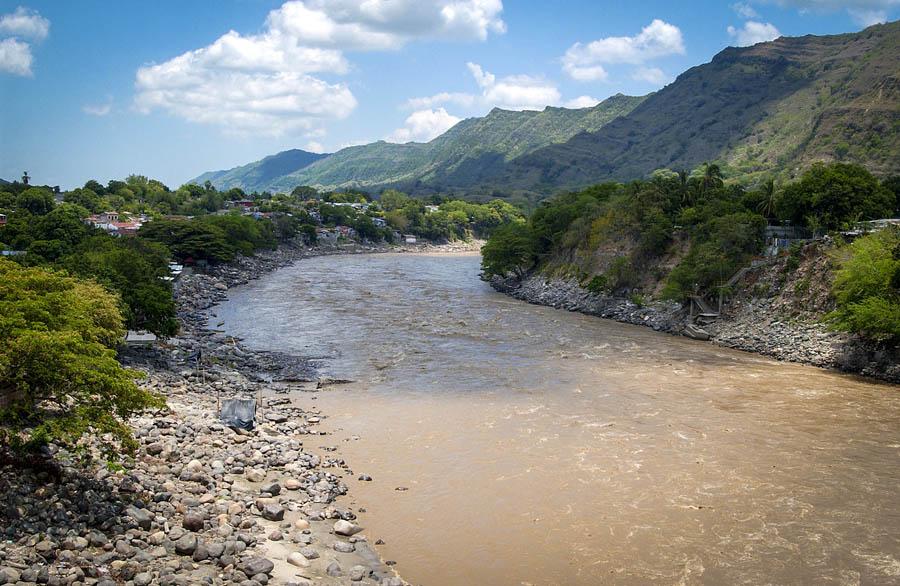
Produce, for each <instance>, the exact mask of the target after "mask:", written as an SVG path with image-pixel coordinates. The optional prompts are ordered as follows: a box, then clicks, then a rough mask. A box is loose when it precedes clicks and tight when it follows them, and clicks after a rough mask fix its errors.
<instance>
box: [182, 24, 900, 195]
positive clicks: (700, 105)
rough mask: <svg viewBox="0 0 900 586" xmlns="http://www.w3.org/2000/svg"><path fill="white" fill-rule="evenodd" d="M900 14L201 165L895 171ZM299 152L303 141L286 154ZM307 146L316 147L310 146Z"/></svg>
mask: <svg viewBox="0 0 900 586" xmlns="http://www.w3.org/2000/svg"><path fill="white" fill-rule="evenodd" d="M898 63H900V22H894V23H889V24H884V25H876V26H873V27H869V28H867V29H865V30H864V31H861V32H859V33H852V34H842V35H831V36H812V35H808V36H804V37H794V38H787V37H783V38H780V39H777V40H775V41H771V42H768V43H760V44H758V45H755V46H752V47H742V48H734V47H730V48H727V49H725V50H723V51H722V52H720V53H719V54H718V55H716V56H715V57H714V58H713V59H712V61H711V62H709V63H706V64H704V65H700V66H697V67H693V68H691V69H689V70H687V71H686V72H684V73H682V74H681V75H680V76H679V77H678V78H677V79H676V80H675V81H674V82H673V83H671V84H670V85H668V86H666V87H665V88H664V89H662V90H660V91H658V92H656V93H655V94H651V95H649V96H645V97H628V96H623V95H617V96H613V97H611V98H609V99H608V100H606V101H604V102H602V103H600V104H598V105H597V106H594V107H593V108H583V109H577V110H569V109H565V108H550V107H548V108H546V109H545V110H543V111H541V112H536V111H526V112H510V111H505V110H499V109H494V110H492V111H491V112H490V113H489V114H488V115H487V116H485V117H483V118H470V119H468V120H463V121H462V122H460V123H459V124H457V125H456V126H454V127H453V128H451V129H450V130H448V131H447V132H445V133H444V134H442V135H441V136H439V137H437V138H435V139H434V140H432V141H430V142H428V143H407V144H392V143H387V142H383V141H379V142H376V143H372V144H367V145H362V146H355V147H350V148H346V149H342V150H340V151H338V152H337V153H334V154H333V155H329V156H323V158H321V159H319V160H315V161H314V162H307V159H303V160H302V161H299V162H295V161H293V160H289V159H288V160H285V161H284V162H283V164H282V163H281V162H280V160H279V162H278V163H277V164H273V163H269V161H270V160H271V159H277V160H278V159H279V158H280V157H282V156H283V155H285V153H281V154H279V155H275V157H269V158H267V159H263V160H262V161H260V162H258V163H251V164H250V165H246V166H244V167H239V168H238V169H233V170H231V171H227V172H217V173H213V174H206V175H202V176H201V177H199V178H197V180H195V181H201V182H202V181H203V180H205V179H210V180H211V181H212V182H213V183H214V184H215V185H216V186H217V187H231V186H239V187H243V188H244V189H246V190H254V189H256V190H262V189H268V190H271V191H290V190H291V189H293V188H294V187H295V186H297V185H313V186H318V187H325V188H332V189H333V188H341V187H358V188H364V189H368V190H373V191H374V190H378V189H381V188H384V187H399V188H401V189H406V190H408V191H411V192H413V193H428V192H432V191H438V190H453V191H457V192H463V193H468V194H470V195H473V196H474V195H475V194H477V193H478V192H492V191H500V192H507V193H509V192H525V193H530V194H538V195H541V194H548V193H552V192H554V191H557V190H559V189H563V188H566V189H570V188H578V187H583V186H585V185H589V184H592V183H597V182H600V181H606V180H621V181H627V180H630V179H635V178H640V177H645V176H647V175H649V174H650V173H652V172H653V171H654V170H656V169H661V168H669V169H688V170H690V169H692V168H695V167H697V166H698V165H700V164H702V163H703V162H705V161H717V162H719V163H720V164H722V165H723V166H724V168H725V170H726V173H727V174H728V175H731V176H740V177H743V178H745V179H747V180H753V179H754V178H756V177H761V176H768V175H778V176H780V177H782V178H787V177H793V176H796V175H797V174H799V172H801V171H802V170H803V169H805V168H806V167H808V166H809V164H810V163H812V162H814V161H832V160H844V161H849V162H857V163H861V164H863V165H865V166H866V167H867V168H869V169H870V170H871V171H872V172H873V173H875V174H878V175H887V174H894V173H897V174H900V156H898V153H900V67H898V65H897V64H898ZM288 152H294V153H296V152H302V151H288ZM306 154H307V155H308V153H306Z"/></svg>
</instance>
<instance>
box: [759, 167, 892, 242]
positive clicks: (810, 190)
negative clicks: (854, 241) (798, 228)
mask: <svg viewBox="0 0 900 586" xmlns="http://www.w3.org/2000/svg"><path fill="white" fill-rule="evenodd" d="M896 203H897V202H896V196H895V195H894V194H893V193H892V192H891V191H890V190H889V189H887V188H886V187H884V186H883V185H881V184H880V183H879V182H878V180H877V179H876V178H875V177H873V176H872V174H871V173H869V172H868V171H867V170H866V169H865V168H863V167H861V166H859V165H852V164H848V163H832V164H829V165H826V164H823V163H817V164H815V165H813V166H812V167H811V168H810V169H809V170H808V171H807V172H806V173H804V174H803V177H801V178H800V180H799V181H796V182H794V183H791V184H790V185H788V186H787V187H785V189H784V191H783V192H782V194H781V197H780V198H779V199H778V204H777V206H776V207H777V213H778V216H779V217H780V218H782V219H785V220H790V221H791V222H793V223H794V224H797V225H806V224H807V222H806V219H807V218H808V217H815V218H818V220H819V222H820V223H821V227H822V228H824V229H826V230H837V229H840V228H843V227H845V226H846V225H847V224H848V223H850V222H853V221H855V220H856V219H857V218H859V219H863V220H875V219H879V218H884V217H887V216H890V215H892V214H893V213H894V209H895V206H896Z"/></svg>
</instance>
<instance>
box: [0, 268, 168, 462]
mask: <svg viewBox="0 0 900 586" xmlns="http://www.w3.org/2000/svg"><path fill="white" fill-rule="evenodd" d="M124 332H125V330H124V327H123V325H122V316H121V314H120V313H119V309H118V304H117V300H116V298H115V297H114V296H113V295H111V294H109V293H107V292H106V291H104V290H103V288H102V287H101V286H100V285H97V284H96V283H93V282H90V281H79V280H77V279H74V278H72V277H68V276H65V275H64V274H62V273H57V272H52V271H49V270H47V269H42V268H25V267H21V266H19V265H17V264H15V263H13V262H10V261H7V260H3V259H0V339H2V340H3V344H2V345H0V449H2V450H3V451H5V452H12V453H13V454H22V453H25V452H35V451H38V450H39V449H40V448H41V447H43V446H45V445H47V444H49V443H51V442H53V443H56V444H59V445H61V446H64V447H67V448H70V449H73V450H76V451H82V448H79V446H78V440H79V439H81V437H82V436H84V435H85V434H93V435H97V436H100V435H103V436H106V438H108V439H109V441H106V439H105V440H104V441H103V442H102V443H101V449H102V451H103V455H104V456H105V457H106V458H108V459H116V458H118V457H119V455H120V454H121V453H123V452H124V453H126V454H127V453H131V452H133V450H134V448H135V447H136V443H135V442H134V439H133V438H132V436H131V431H130V429H129V428H128V426H127V424H126V423H125V422H126V421H127V419H128V417H130V416H131V415H133V414H134V413H136V412H139V411H142V410H144V409H148V408H153V407H162V406H164V403H163V401H162V399H161V398H159V397H157V396H155V395H152V394H150V393H148V392H146V391H143V390H141V389H140V388H138V387H137V385H135V383H134V376H135V375H134V373H131V372H129V371H127V370H125V369H123V368H122V366H121V365H120V364H119V363H118V362H117V361H116V354H115V351H114V350H113V348H114V347H115V346H116V344H117V343H118V342H119V340H120V338H121V337H122V335H123V334H124Z"/></svg>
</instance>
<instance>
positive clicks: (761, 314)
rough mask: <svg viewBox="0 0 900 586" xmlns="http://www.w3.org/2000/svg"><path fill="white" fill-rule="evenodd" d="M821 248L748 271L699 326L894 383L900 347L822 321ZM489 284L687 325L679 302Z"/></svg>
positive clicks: (566, 283)
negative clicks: (717, 312)
mask: <svg viewBox="0 0 900 586" xmlns="http://www.w3.org/2000/svg"><path fill="white" fill-rule="evenodd" d="M821 246H822V245H820V244H813V245H810V246H809V247H807V248H806V249H805V250H804V251H803V253H802V257H801V258H800V260H799V261H798V262H799V266H796V267H795V268H793V269H790V268H789V267H788V266H786V263H787V261H786V260H784V259H782V261H780V262H777V263H774V264H772V265H768V266H763V267H760V268H759V269H756V270H753V271H750V272H748V273H747V275H746V276H745V277H744V278H743V279H742V280H741V281H740V282H739V283H738V284H737V293H736V294H735V295H734V297H733V299H731V300H729V302H728V303H727V304H726V306H725V310H724V311H723V314H722V315H721V316H720V318H719V319H717V320H715V321H713V322H712V323H710V324H708V325H704V326H703V327H704V329H705V330H706V331H707V332H709V333H710V335H711V339H710V341H711V342H712V343H714V344H718V345H720V346H726V347H729V348H735V349H738V350H744V351H748V352H754V353H758V354H763V355H765V356H770V357H772V358H776V359H778V360H784V361H789V362H798V363H802V364H810V365H813V366H819V367H823V368H832V369H837V370H841V371H844V372H849V373H856V374H862V375H865V376H870V377H873V378H878V379H881V380H885V381H889V382H900V350H898V348H896V347H890V346H888V345H884V344H876V343H874V342H871V341H867V340H863V339H861V338H859V337H856V336H851V335H848V334H844V333H838V332H833V331H829V330H828V329H827V328H826V327H825V326H824V325H823V324H822V323H821V317H822V315H824V313H826V312H827V311H828V310H830V309H831V306H830V303H831V300H830V298H829V295H828V283H829V282H830V277H829V276H828V271H829V270H830V269H829V266H828V256H827V251H826V250H822V249H821ZM491 285H492V286H493V287H494V288H495V289H497V290H498V291H500V292H503V293H506V294H508V295H511V296H512V297H515V298H517V299H521V300H523V301H527V302H528V303H534V304H537V305H546V306H550V307H556V308H559V309H565V310H568V311H577V312H581V313H585V314H589V315H595V316H598V317H602V318H606V319H612V320H616V321H619V322H623V323H629V324H634V325H642V326H647V327H651V328H653V329H654V330H656V331H659V332H667V333H670V334H676V335H681V334H682V333H683V331H684V328H685V326H686V325H687V324H688V322H689V312H688V310H687V309H686V308H685V307H684V306H682V305H681V304H679V303H673V302H660V301H651V302H648V303H645V304H640V305H638V304H636V303H634V302H633V301H631V300H629V299H624V298H620V297H612V296H607V295H599V294H595V293H592V292H591V291H589V290H587V289H586V288H585V287H582V286H581V285H580V283H579V282H578V281H577V280H575V279H561V278H547V277H545V276H544V275H541V274H539V273H538V274H532V275H530V276H528V277H526V278H525V279H524V280H523V281H521V282H520V281H518V280H516V279H507V280H501V279H498V278H494V279H493V280H491Z"/></svg>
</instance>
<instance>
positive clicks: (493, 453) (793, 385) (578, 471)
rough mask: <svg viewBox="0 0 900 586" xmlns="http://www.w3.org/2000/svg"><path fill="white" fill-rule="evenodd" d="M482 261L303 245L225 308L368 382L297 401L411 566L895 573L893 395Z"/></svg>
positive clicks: (830, 580)
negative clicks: (507, 282)
mask: <svg viewBox="0 0 900 586" xmlns="http://www.w3.org/2000/svg"><path fill="white" fill-rule="evenodd" d="M478 265H479V257H477V256H423V255H369V256H341V257H320V258H314V259H308V260H304V261H301V262H299V263H297V264H296V265H294V266H293V267H290V268H287V269H283V270H280V271H278V272H275V273H273V274H271V275H268V276H267V277H265V278H263V279H262V280H260V281H257V282H255V283H253V284H251V285H248V286H246V287H242V288H239V289H235V290H232V291H231V292H230V299H229V301H228V302H227V303H225V304H223V305H222V306H221V307H220V308H218V311H217V313H218V316H217V317H214V318H213V319H214V320H215V321H216V323H218V322H219V321H222V320H224V321H225V326H224V327H225V328H226V329H227V330H228V331H229V332H230V333H232V334H236V335H239V336H242V337H244V338H245V342H246V343H247V345H249V346H251V347H255V348H260V349H274V350H282V351H291V352H296V353H300V354H303V355H313V356H320V357H322V358H323V359H324V365H325V368H326V370H328V371H330V372H331V373H332V374H334V375H336V376H339V377H341V378H352V379H353V380H354V381H355V382H354V383H353V384H351V385H348V386H346V387H342V388H340V390H332V391H328V392H322V393H318V394H317V397H318V398H317V399H313V398H312V396H310V395H309V394H302V395H301V396H300V397H299V398H298V401H299V402H300V403H302V404H306V405H312V404H318V405H319V406H320V407H321V408H322V409H323V410H324V412H325V413H326V414H328V415H330V418H329V419H327V420H326V424H327V425H328V426H330V429H331V430H333V431H334V432H335V434H334V435H332V436H327V437H325V438H324V439H323V440H321V441H322V442H324V443H325V444H336V445H339V446H340V453H341V455H342V456H343V457H344V458H346V459H347V460H348V461H349V462H350V463H351V465H352V467H353V470H354V473H355V475H359V474H369V475H371V476H372V477H373V478H374V480H373V481H372V482H358V483H357V482H356V481H355V479H353V478H349V479H347V480H348V483H349V484H351V485H352V486H351V495H352V497H353V499H354V504H355V505H356V506H361V507H364V508H366V509H367V511H368V512H366V513H364V514H362V515H361V523H362V524H363V525H364V526H365V527H366V528H367V534H368V535H369V536H370V539H373V540H374V539H375V538H379V537H380V538H382V539H384V540H385V541H386V542H387V543H386V545H385V546H383V547H382V548H381V551H382V552H383V554H384V555H385V557H386V558H387V559H395V560H398V562H399V564H398V566H397V568H398V570H399V571H400V572H401V574H402V575H403V576H404V577H405V578H406V579H408V580H410V581H412V582H413V583H416V584H426V585H445V584H491V585H506V584H510V585H512V584H600V583H616V584H620V583H621V584H676V583H677V584H900V494H898V486H900V393H898V388H897V387H895V386H890V385H881V384H874V383H872V382H869V381H865V380H862V379H856V378H851V377H847V376H842V375H838V374H834V373H830V372H825V371H822V370H817V369H814V368H809V367H803V366H797V365H790V364H782V363H778V362H773V361H770V360H767V359H764V358H760V357H758V356H755V355H751V354H746V353H741V352H735V351H729V350H725V349H721V348H717V347H715V346H713V345H710V344H705V343H700V342H693V341H691V340H687V339H685V338H678V337H673V336H667V335H663V334H657V333H654V332H653V331H651V330H650V329H648V328H640V327H634V326H628V325H623V324H618V323H614V322H610V321H605V320H600V319H596V318H591V317H587V316H583V315H579V314H573V313H567V312H563V311H558V310H554V309H550V308H545V307H537V306H531V305H527V304H525V303H522V302H519V301H515V300H512V299H510V298H508V297H505V296H503V295H500V294H498V293H495V292H494V291H492V290H491V289H490V288H489V287H488V286H487V285H485V284H484V283H482V282H480V281H479V280H478V278H477V274H478ZM307 445H312V444H310V443H309V442H307ZM355 475H354V476H355ZM397 487H405V488H408V490H406V491H397V490H395V489H396V488H397Z"/></svg>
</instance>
